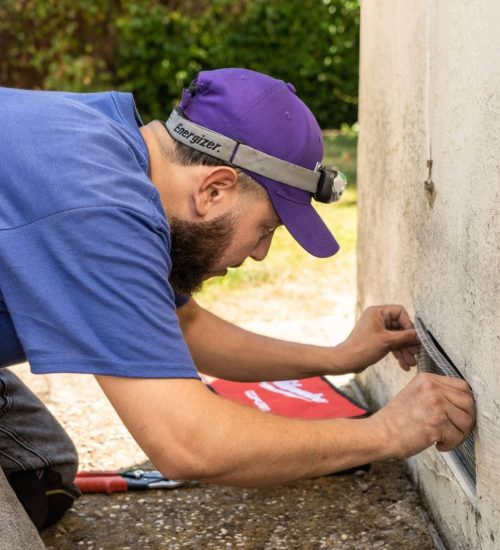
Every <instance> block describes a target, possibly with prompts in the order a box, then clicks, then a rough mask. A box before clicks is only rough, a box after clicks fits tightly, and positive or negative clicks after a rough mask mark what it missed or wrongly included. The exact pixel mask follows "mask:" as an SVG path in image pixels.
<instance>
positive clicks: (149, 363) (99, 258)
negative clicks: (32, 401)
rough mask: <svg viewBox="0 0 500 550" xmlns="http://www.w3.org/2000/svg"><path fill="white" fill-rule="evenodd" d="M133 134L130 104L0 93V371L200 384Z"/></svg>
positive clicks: (159, 217) (165, 231)
mask: <svg viewBox="0 0 500 550" xmlns="http://www.w3.org/2000/svg"><path fill="white" fill-rule="evenodd" d="M141 124H142V122H141V120H140V118H139V115H138V114H137V111H136V109H135V105H134V100H133V97H132V95H131V94H124V93H117V92H104V93H95V94H72V93H62V92H35V91H25V90H12V89H6V88H0V367H5V366H7V365H12V364H14V363H17V362H20V361H25V360H28V361H29V362H30V364H31V369H32V371H33V372H35V373H48V372H74V373H77V372H78V373H91V374H107V375H116V376H130V377H139V378H179V377H180V378H198V374H197V372H196V369H195V367H194V364H193V360H192V358H191V355H190V353H189V351H188V349H187V346H186V343H185V341H184V339H183V337H182V332H181V330H180V327H179V323H178V319H177V315H176V297H175V296H174V293H173V291H172V288H171V287H170V285H169V282H168V277H169V273H170V269H171V259H170V255H169V252H170V234H169V225H168V221H167V218H166V216H165V212H164V210H163V208H162V205H161V202H160V197H159V194H158V191H157V190H156V188H155V186H154V185H153V184H152V182H151V181H150V179H149V178H148V162H149V160H148V152H147V148H146V145H145V142H144V140H143V139H142V136H141V134H140V131H139V126H140V125H141ZM177 302H178V305H180V303H181V302H182V300H177Z"/></svg>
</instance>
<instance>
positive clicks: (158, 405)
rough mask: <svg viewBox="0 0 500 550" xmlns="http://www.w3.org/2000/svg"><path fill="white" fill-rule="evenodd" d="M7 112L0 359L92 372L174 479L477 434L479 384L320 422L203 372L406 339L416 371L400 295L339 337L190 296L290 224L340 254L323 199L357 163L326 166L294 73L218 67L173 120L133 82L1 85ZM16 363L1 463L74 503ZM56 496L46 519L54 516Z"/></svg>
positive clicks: (360, 457) (309, 363)
mask: <svg viewBox="0 0 500 550" xmlns="http://www.w3.org/2000/svg"><path fill="white" fill-rule="evenodd" d="M0 112H1V119H2V130H1V131H2V132H3V135H2V140H1V142H0V143H1V144H0V155H1V157H0V160H1V169H0V170H1V176H2V177H1V181H2V187H1V190H0V193H1V202H0V224H1V225H0V258H1V265H2V270H1V273H0V292H1V295H0V298H1V301H0V365H1V366H7V365H10V364H14V363H16V362H19V361H23V360H26V359H27V360H28V361H29V362H30V364H31V369H32V371H33V372H35V373H49V372H74V373H89V374H94V375H95V376H96V377H97V380H98V382H99V384H100V385H101V387H102V388H103V390H104V392H105V393H106V395H107V397H108V398H109V399H110V401H111V403H112V404H113V406H114V407H115V408H116V410H117V412H118V414H119V415H120V417H121V418H122V420H123V422H124V423H125V425H126V426H127V428H128V429H129V431H130V433H131V434H132V435H133V437H134V438H135V439H136V440H137V442H138V443H139V445H141V447H142V448H143V449H144V451H145V452H146V453H147V455H148V456H149V457H150V458H151V460H152V462H153V463H154V464H155V465H156V466H157V467H158V468H159V469H160V470H161V471H162V472H163V473H164V474H165V475H166V476H168V477H171V478H180V479H197V480H200V481H203V482H209V483H221V484H228V485H241V486H259V485H266V484H276V483H283V482H287V481H289V480H294V479H299V478H306V477H313V476H319V475H323V474H328V473H331V472H333V471H335V470H341V469H345V468H348V467H353V466H356V465H360V464H363V463H366V462H369V461H373V460H380V459H384V458H389V457H407V456H411V455H413V454H415V453H418V452H420V451H421V450H423V449H425V448H426V447H428V446H430V445H432V444H433V443H435V444H436V445H437V447H438V449H439V450H442V451H444V450H449V449H452V448H454V447H455V446H457V445H458V444H459V443H461V442H462V441H463V440H464V438H465V437H466V436H467V435H468V433H469V432H470V430H471V429H472V426H473V424H474V405H473V400H472V396H471V392H470V390H469V388H468V386H467V384H465V383H464V382H461V381H457V380H453V379H447V378H444V377H439V376H435V375H429V374H426V375H418V376H416V377H415V378H414V379H413V380H412V381H411V382H410V383H409V384H408V385H407V386H406V387H405V388H404V389H403V390H402V391H401V393H400V394H399V395H398V396H396V397H395V398H394V399H393V400H392V401H391V402H390V403H389V404H388V405H386V406H385V407H384V408H383V409H382V410H380V411H379V412H378V413H376V414H375V415H373V416H372V417H370V418H366V419H360V420H359V419H358V420H350V419H341V420H325V421H310V422H308V421H302V420H292V419H287V418H283V417H278V416H273V415H269V414H265V413H262V412H260V411H258V410H253V409H250V408H246V407H243V406H240V405H238V404H236V403H233V402H231V401H228V400H225V399H222V398H220V397H218V396H216V395H214V394H213V393H211V392H210V391H208V390H207V389H206V387H205V386H204V385H203V383H202V382H201V381H200V379H199V375H198V372H197V371H200V372H202V373H206V374H208V375H212V376H216V377H221V378H226V379H231V380H239V381H260V380H278V379H295V378H301V377H307V376H315V375H319V374H343V373H347V372H361V371H362V370H363V369H365V368H366V367H368V366H369V365H371V364H373V363H375V362H377V361H378V360H380V359H381V358H382V357H384V356H385V355H386V354H387V353H388V352H389V351H392V352H393V353H394V354H395V356H396V357H397V359H398V361H399V364H400V366H401V367H402V368H403V369H405V370H409V369H410V367H412V366H414V365H415V353H416V352H417V350H418V340H417V337H416V334H415V330H414V328H413V325H412V323H411V321H410V320H409V317H408V315H407V313H406V311H405V310H404V308H403V307H401V306H381V307H373V308H369V309H368V310H367V311H365V312H364V313H363V315H362V316H361V318H360V320H359V322H358V323H357V325H356V327H355V328H354V330H353V332H352V333H351V335H350V336H349V337H348V338H347V340H346V341H345V342H343V343H342V344H340V345H338V346H336V347H333V348H327V347H317V346H308V345H299V344H294V343H289V342H284V341H280V340H276V339H271V338H267V337H265V336H260V335H256V334H252V333H250V332H247V331H245V330H242V329H240V328H238V327H236V326H234V325H231V324H230V323H227V322H225V321H223V320H222V319H220V318H218V317H216V316H214V315H212V314H210V313H209V312H208V311H206V310H204V309H203V308H201V307H200V306H199V305H197V303H196V302H195V300H194V299H193V298H190V297H189V296H190V295H191V294H192V293H194V292H195V291H196V290H197V289H198V288H199V287H200V285H201V284H202V282H203V281H204V280H205V279H207V278H209V277H213V276H218V275H224V274H225V273H226V270H227V268H228V267H231V266H233V267H234V266H239V265H241V264H242V263H243V262H244V261H245V259H247V258H248V257H250V258H252V259H254V260H257V261H261V260H263V259H264V258H265V257H266V254H267V252H268V250H269V247H270V245H271V241H272V238H273V232H274V229H275V228H276V227H277V226H278V225H280V224H284V225H285V226H286V228H287V229H288V231H289V232H290V233H291V234H292V235H293V237H294V238H295V239H296V240H297V241H298V242H299V243H300V244H301V245H302V246H303V247H304V248H305V249H306V250H307V251H309V252H310V253H311V254H313V255H315V256H319V257H326V256H331V255H333V254H335V253H336V252H337V250H338V245H337V242H336V241H335V239H334V238H333V236H332V235H331V234H330V232H329V231H328V229H327V228H326V226H325V225H324V224H323V222H322V221H321V219H320V218H319V216H318V215H317V214H316V212H315V210H314V209H313V207H312V206H311V197H312V196H313V195H314V196H316V198H318V199H320V200H323V201H325V202H329V201H331V200H334V199H336V198H338V196H339V195H340V194H341V193H342V189H343V181H342V176H341V174H339V173H337V172H335V171H330V170H328V169H325V168H323V167H321V166H320V162H321V160H322V156H323V144H322V138H321V132H320V129H319V127H318V125H317V123H316V121H315V119H314V117H313V115H312V114H311V112H310V111H309V109H308V108H307V107H306V106H305V105H304V103H302V101H301V100H300V99H299V98H298V97H297V96H296V94H295V90H294V89H293V86H291V85H290V84H285V83H284V82H282V81H278V80H275V79H273V78H271V77H268V76H266V75H262V74H259V73H256V72H252V71H247V70H242V69H222V70H217V71H208V72H202V73H200V74H199V75H198V77H197V78H196V79H195V81H194V82H193V84H192V86H191V87H190V88H189V90H185V91H184V94H183V97H182V101H181V104H180V106H179V108H178V109H176V110H174V112H173V113H172V114H171V116H170V118H169V120H168V121H167V123H166V124H164V123H162V122H159V121H153V122H151V123H150V124H148V125H142V122H141V121H140V118H139V116H138V114H137V112H136V110H135V107H134V103H133V99H132V96H131V95H130V94H118V93H116V92H110V93H100V94H88V95H86V94H69V93H56V92H29V91H15V90H5V89H4V90H2V91H0ZM176 306H177V310H176ZM195 365H196V368H195ZM0 376H1V379H2V381H3V388H4V389H3V412H4V414H3V416H1V417H0V445H1V447H0V465H1V466H2V468H3V470H4V471H5V473H6V474H7V475H8V476H9V478H10V481H11V484H12V486H13V487H14V489H15V490H16V492H17V494H18V495H20V498H21V497H23V495H25V493H26V492H28V493H29V489H28V490H27V491H26V486H28V488H29V487H33V484H34V483H38V484H39V485H40V483H41V485H42V489H41V491H42V492H43V491H45V494H47V490H46V487H49V486H51V485H50V484H51V483H52V486H58V487H62V488H63V489H62V491H63V492H66V496H67V497H68V499H69V500H70V499H71V498H72V497H75V496H76V495H75V493H74V490H73V488H72V479H73V476H74V473H75V469H76V453H75V451H74V449H73V448H72V445H71V443H70V442H69V441H68V440H67V439H66V438H65V437H64V436H63V435H62V432H61V430H60V427H58V425H57V424H56V423H55V421H54V420H53V419H52V418H51V417H49V416H48V413H47V411H46V410H45V409H44V408H43V405H41V404H40V403H39V402H38V401H36V398H34V396H32V395H31V394H29V393H28V391H27V390H26V388H24V387H23V386H22V384H21V383H20V382H19V381H18V380H17V379H16V378H15V377H14V376H13V375H12V374H8V373H7V371H3V372H2V371H1V369H0ZM27 410H30V411H32V415H31V416H29V415H27V414H26V411H27ZM35 413H36V414H35ZM41 427H43V429H41ZM47 434H51V435H49V436H48V435H47ZM16 476H17V478H19V479H17V481H16ZM48 478H51V479H52V481H50V479H48ZM30 483H31V484H32V485H30ZM58 484H59V485H58ZM23 491H24V492H23ZM49 492H50V491H49ZM21 500H22V501H23V504H24V505H25V506H26V507H27V509H28V510H29V511H30V513H31V515H32V517H33V513H34V512H33V511H32V509H30V504H29V503H28V504H27V503H26V499H25V498H21ZM67 504H68V503H67V502H66V505H67ZM47 507H48V509H49V511H50V513H49V516H50V514H52V516H51V517H49V518H48V519H47V518H45V519H44V520H43V521H42V520H39V521H38V522H35V523H37V525H38V526H39V527H41V526H43V525H44V524H47V523H48V522H50V521H53V520H54V519H55V517H56V516H57V513H56V512H53V509H54V507H55V505H53V504H52V503H49V504H47ZM31 508H33V506H32V507H31ZM35 508H36V507H35ZM63 508H64V505H60V509H63Z"/></svg>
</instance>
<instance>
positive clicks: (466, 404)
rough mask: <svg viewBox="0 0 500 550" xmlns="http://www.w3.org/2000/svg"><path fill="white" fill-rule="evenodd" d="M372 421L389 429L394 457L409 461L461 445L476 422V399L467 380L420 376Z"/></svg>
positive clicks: (435, 375) (422, 374) (387, 431)
mask: <svg viewBox="0 0 500 550" xmlns="http://www.w3.org/2000/svg"><path fill="white" fill-rule="evenodd" d="M371 420H372V421H373V422H374V423H376V428H377V429H379V428H380V427H381V426H383V427H384V428H385V431H386V434H387V436H388V442H389V445H390V447H391V453H390V454H391V455H393V456H396V457H399V458H406V457H409V456H412V455H415V454H417V453H419V452H420V451H423V450H424V449H426V448H427V447H429V446H431V445H432V444H434V443H435V444H436V448H437V449H438V450H439V451H450V450H452V449H454V448H455V447H457V446H458V445H460V444H461V443H462V442H463V441H464V440H465V438H466V437H467V436H468V435H469V434H470V432H471V431H472V429H473V427H474V424H475V421H476V411H475V405H474V398H473V395H472V391H471V389H470V388H469V385H468V384H467V382H465V381H464V380H459V379H457V378H450V377H447V376H440V375H437V374H430V373H420V374H417V375H416V376H415V378H414V379H413V380H412V381H411V382H410V383H409V384H408V385H406V386H405V387H404V388H403V389H402V390H401V391H400V392H399V393H398V394H397V395H396V396H395V397H394V398H393V399H392V400H391V401H389V403H388V404H387V405H386V406H385V407H383V408H382V409H380V411H378V412H377V413H376V414H375V415H373V417H372V418H371Z"/></svg>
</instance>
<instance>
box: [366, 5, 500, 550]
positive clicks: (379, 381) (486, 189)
mask: <svg viewBox="0 0 500 550" xmlns="http://www.w3.org/2000/svg"><path fill="white" fill-rule="evenodd" d="M360 69H361V70H360V74H361V76H360V140H359V148H358V155H359V156H358V189H359V240H358V242H359V245H358V246H359V249H358V258H359V259H358V262H359V265H358V309H359V310H361V309H363V308H365V307H366V306H368V305H371V304H377V303H391V302H394V303H403V304H404V305H405V306H406V307H407V308H408V309H409V310H410V312H411V313H412V314H415V313H417V314H418V315H419V316H421V317H422V318H423V320H424V322H425V323H426V325H427V327H428V328H429V329H430V330H431V332H432V333H433V335H434V336H435V337H436V338H437V340H438V341H439V343H440V344H441V345H442V347H443V348H444V349H445V351H446V352H447V354H448V355H449V356H450V358H451V360H452V361H453V362H454V364H455V365H456V366H457V367H458V368H459V369H460V370H461V372H462V374H463V375H464V376H465V378H466V379H467V381H468V382H469V384H470V386H471V387H472V389H473V391H474V394H475V397H476V401H477V407H478V419H477V435H476V465H477V494H476V497H475V498H474V499H472V500H470V499H468V498H467V497H466V495H465V494H464V492H463V491H462V490H461V488H460V486H459V485H458V484H457V482H456V481H455V477H454V475H453V472H452V471H451V470H450V469H449V468H448V466H447V465H446V464H445V463H444V461H443V460H442V458H441V457H440V456H439V453H438V452H437V451H436V450H434V449H431V450H428V451H425V452H424V453H422V454H421V455H419V456H418V457H415V458H412V459H411V460H410V467H411V470H412V472H413V474H414V476H415V478H416V480H417V482H418V484H419V485H420V486H421V488H422V491H423V493H424V496H425V498H426V500H427V502H428V504H429V507H430V509H431V511H432V512H433V514H434V516H435V518H436V522H437V525H438V527H439V528H440V530H441V532H442V534H443V536H444V537H445V539H446V540H447V541H448V544H449V546H450V548H453V549H457V548H484V549H494V548H500V422H499V420H500V2H498V1H496V0H489V1H486V0H474V1H472V0H470V1H466V0H463V1H456V0H405V1H404V2H403V1H401V0H365V1H364V2H363V3H362V12H361V67H360ZM429 154H430V155H431V157H432V160H433V166H432V181H433V183H434V189H435V197H434V200H433V201H432V200H429V193H428V192H427V191H426V190H425V187H424V181H425V180H426V179H427V178H428V167H427V160H428V158H429ZM411 376H413V374H410V375H409V374H407V373H404V372H403V371H401V370H399V369H398V367H397V364H396V362H395V361H394V360H393V359H386V360H385V361H384V362H382V363H381V364H380V365H378V366H376V367H374V368H373V369H369V372H368V373H366V374H364V375H363V376H362V377H361V381H362V383H363V385H365V386H366V387H367V388H368V389H369V391H370V393H371V394H372V396H373V398H374V399H375V400H376V401H377V402H378V403H379V404H383V403H385V402H386V401H387V400H388V399H389V398H390V397H391V396H392V395H394V394H395V393H397V391H398V390H399V389H400V388H401V387H402V386H403V385H404V384H406V383H407V382H408V381H409V380H410V378H411Z"/></svg>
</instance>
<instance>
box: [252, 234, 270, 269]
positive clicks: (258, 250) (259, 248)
mask: <svg viewBox="0 0 500 550" xmlns="http://www.w3.org/2000/svg"><path fill="white" fill-rule="evenodd" d="M273 236H274V233H271V234H270V235H266V236H265V237H262V239H260V240H259V242H258V243H257V245H256V246H255V248H254V251H253V252H252V254H250V258H252V260H255V261H256V262H261V261H262V260H263V259H264V258H265V257H266V256H267V253H268V252H269V249H270V248H271V243H272V241H273Z"/></svg>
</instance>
